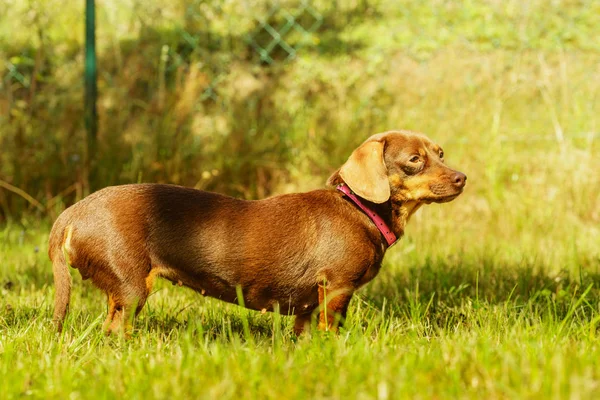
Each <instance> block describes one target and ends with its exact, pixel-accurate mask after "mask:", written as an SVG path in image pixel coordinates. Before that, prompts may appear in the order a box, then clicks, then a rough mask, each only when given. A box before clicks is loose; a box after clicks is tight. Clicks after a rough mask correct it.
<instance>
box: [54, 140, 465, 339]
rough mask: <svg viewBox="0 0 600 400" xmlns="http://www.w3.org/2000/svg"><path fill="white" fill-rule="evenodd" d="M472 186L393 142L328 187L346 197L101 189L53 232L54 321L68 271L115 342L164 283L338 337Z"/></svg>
mask: <svg viewBox="0 0 600 400" xmlns="http://www.w3.org/2000/svg"><path fill="white" fill-rule="evenodd" d="M466 179H467V178H466V176H465V175H464V174H462V173H460V172H457V171H455V170H453V169H450V168H448V167H447V166H446V165H445V164H444V153H443V151H442V149H441V148H440V146H438V145H436V144H434V143H433V142H431V141H430V140H429V139H428V138H427V137H426V136H424V135H422V134H419V133H413V132H408V131H391V132H385V133H380V134H377V135H373V136H371V137H370V138H369V139H367V141H365V142H364V143H363V144H362V145H361V146H360V147H358V148H357V149H356V150H355V151H354V152H353V153H352V154H351V155H350V158H348V161H346V163H345V164H344V165H342V167H341V168H340V169H339V170H337V171H336V172H334V173H333V175H332V176H331V177H330V178H329V180H328V182H327V183H328V184H329V185H333V186H338V190H336V188H330V189H323V190H315V191H313V192H308V193H297V194H286V195H281V196H275V197H271V198H268V199H264V200H257V201H245V200H238V199H235V198H231V197H227V196H223V195H220V194H216V193H210V192H204V191H200V190H195V189H191V188H186V187H180V186H172V185H160V184H137V185H123V186H114V187H108V188H105V189H102V190H100V191H98V192H96V193H94V194H92V195H90V196H88V197H87V198H85V199H84V200H82V201H80V202H78V203H77V204H75V205H73V206H72V207H70V208H68V209H67V210H65V211H64V212H63V213H62V214H61V215H60V216H59V217H58V219H57V220H56V222H55V223H54V226H53V227H52V232H51V233H50V245H49V255H50V259H51V260H52V263H53V271H54V283H55V286H56V300H55V310H54V321H55V323H56V324H57V327H58V329H59V331H60V330H61V329H62V324H63V321H64V318H65V315H66V313H67V308H68V305H69V298H70V292H71V277H70V274H69V270H68V266H69V265H70V266H72V267H73V268H77V269H78V270H79V273H80V274H81V276H82V277H83V279H91V280H92V282H93V283H94V284H95V285H96V286H97V287H99V288H100V289H102V290H104V291H105V292H106V293H107V295H108V317H107V318H106V321H105V323H104V329H105V331H106V332H107V333H111V332H115V331H119V330H122V331H123V332H124V333H125V335H129V334H130V333H131V330H132V321H133V317H134V315H137V313H139V312H140V310H141V309H142V308H143V306H144V303H145V302H146V299H147V298H148V295H149V294H150V291H151V289H152V283H153V282H154V279H155V278H156V277H157V276H158V277H162V278H166V279H168V280H170V281H172V282H173V283H174V284H179V285H183V286H187V287H189V288H192V289H194V290H196V291H198V292H200V293H202V294H203V295H207V296H211V297H215V298H218V299H221V300H224V301H227V302H232V303H238V302H240V301H239V300H238V293H242V297H243V304H244V305H245V306H246V307H248V308H251V309H254V310H262V311H263V312H265V311H267V310H269V311H273V310H274V309H279V310H280V312H282V313H284V314H288V315H295V316H296V321H295V325H294V331H295V332H296V334H300V333H301V332H302V331H303V330H304V329H305V327H306V325H307V324H309V323H310V321H311V316H312V315H313V314H314V315H315V316H316V315H317V313H318V327H319V329H324V330H330V329H331V330H335V329H336V327H337V325H338V323H340V322H341V321H343V319H344V318H345V314H346V310H347V308H348V303H349V302H350V299H351V297H352V294H353V293H354V291H355V290H357V289H358V288H360V287H361V286H363V285H364V284H366V283H367V282H369V281H371V280H372V279H373V278H374V277H375V276H376V275H377V273H378V272H379V269H380V267H381V261H382V259H383V256H384V254H385V251H386V250H387V249H388V247H389V246H390V245H391V244H392V243H393V241H394V240H395V238H394V236H395V237H398V238H399V237H401V236H402V234H403V232H404V227H405V225H406V223H407V222H408V220H409V218H410V217H411V215H412V214H413V213H414V212H415V211H416V210H417V209H418V208H419V207H420V206H421V205H422V204H429V203H431V202H436V203H442V202H447V201H450V200H453V199H454V198H456V197H457V196H458V195H459V194H460V193H461V192H462V191H463V188H464V186H465V182H466ZM348 187H349V189H348ZM350 189H351V190H350ZM344 192H346V193H344ZM390 231H391V232H390ZM240 300H241V299H240ZM240 303H241V302H240Z"/></svg>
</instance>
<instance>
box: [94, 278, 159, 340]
mask: <svg viewBox="0 0 600 400" xmlns="http://www.w3.org/2000/svg"><path fill="white" fill-rule="evenodd" d="M150 288H151V285H148V284H147V282H144V281H142V282H140V284H138V285H135V286H132V285H131V284H129V285H122V286H121V287H120V288H119V292H120V293H119V294H116V293H110V294H109V296H108V298H109V310H108V316H107V317H106V321H105V322H104V330H105V332H106V334H107V335H110V334H111V333H113V332H115V333H116V332H121V331H122V332H123V334H124V335H125V337H130V336H131V333H132V332H133V318H134V317H135V316H137V315H138V314H139V313H140V311H141V310H142V308H143V307H144V304H145V303H146V299H147V298H148V295H149V292H150ZM124 293H126V294H124Z"/></svg>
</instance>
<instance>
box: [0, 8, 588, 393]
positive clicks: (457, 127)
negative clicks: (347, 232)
mask: <svg viewBox="0 0 600 400" xmlns="http://www.w3.org/2000/svg"><path fill="white" fill-rule="evenodd" d="M9 3H10V7H8V6H7V7H8V8H7V10H8V12H9V14H7V15H9V17H7V18H4V19H2V20H0V46H1V47H0V61H1V62H0V75H1V76H2V77H4V79H3V80H1V79H0V89H3V90H2V91H0V148H1V149H2V150H1V151H0V183H10V184H11V185H12V186H7V185H6V184H4V186H2V187H1V188H0V398H7V399H12V398H22V397H32V398H42V399H53V398H57V399H59V398H60V399H64V398H69V399H77V398H140V399H142V398H143V399H147V398H169V397H173V398H210V399H229V398H256V399H307V398H319V399H348V398H359V399H362V398H364V399H371V398H373V399H397V398H417V399H418V398H423V399H444V398H472V399H496V398H501V399H504V398H514V399H523V398H533V399H554V398H556V399H562V398H573V399H580V398H581V399H595V398H600V363H599V362H598V360H599V359H600V340H599V338H598V336H599V335H600V331H599V330H598V326H599V324H600V174H599V172H598V171H600V67H599V66H600V47H599V42H598V40H597V38H598V37H600V32H599V28H598V27H599V26H600V19H599V18H600V8H599V4H600V3H598V2H594V1H571V0H558V1H553V2H550V3H549V2H546V1H542V0H532V1H529V2H521V1H516V0H510V1H496V0H478V1H469V2H464V5H463V6H462V7H461V6H457V4H459V3H458V2H454V1H450V0H440V1H433V2H416V1H415V2H406V5H405V7H398V6H397V2H395V1H391V0H389V1H388V0H381V1H375V0H369V1H351V2H347V3H346V2H339V4H341V5H343V6H344V7H341V6H340V7H341V8H343V10H341V11H339V12H338V10H336V9H335V7H333V6H331V4H338V2H334V3H332V2H324V1H323V2H321V1H315V2H314V4H315V7H317V9H318V10H320V12H322V13H323V16H324V18H323V25H322V27H321V28H319V29H320V30H319V31H317V32H316V33H315V37H314V38H313V39H314V45H312V46H309V45H306V47H305V48H303V50H302V51H301V52H300V51H299V53H298V56H297V58H296V59H294V60H293V61H289V62H287V63H283V62H282V63H281V64H277V65H275V66H265V65H262V64H260V63H258V62H256V60H255V59H254V58H252V57H255V55H254V56H251V55H248V54H246V53H245V52H244V51H246V50H247V49H246V47H247V46H248V45H247V43H246V42H244V40H242V39H243V35H244V34H246V33H247V31H248V32H250V31H251V29H253V28H252V26H254V25H256V19H255V18H254V16H252V15H250V17H251V18H249V14H248V13H247V12H246V9H242V8H238V7H235V4H237V3H236V2H231V1H229V2H219V1H205V2H190V1H184V0H181V1H179V0H178V1H175V2H172V3H169V4H166V3H159V2H157V1H148V2H147V3H145V4H147V5H148V6H147V9H146V8H144V9H141V7H140V6H139V4H138V2H137V1H129V0H128V1H124V2H122V4H125V5H127V6H122V7H121V6H119V7H117V6H115V4H116V3H114V4H113V3H111V2H106V3H110V4H111V5H112V6H114V7H112V8H111V7H107V8H101V9H100V11H99V12H98V18H99V29H98V37H99V43H98V51H99V66H100V69H99V87H100V99H99V105H98V108H99V110H98V112H99V115H100V130H99V137H98V143H99V153H98V155H97V160H96V167H97V171H96V175H94V176H92V177H91V178H90V179H89V180H86V179H85V178H84V175H85V174H84V172H85V171H84V169H85V168H84V166H85V165H84V162H83V154H84V151H85V130H84V129H83V124H82V123H81V118H80V117H81V115H82V101H81V98H82V97H81V96H82V93H81V90H82V87H81V82H82V65H83V62H82V58H81V56H80V55H81V54H83V53H82V49H81V41H82V35H81V32H82V30H83V27H82V23H83V22H82V19H81V15H83V14H82V12H83V10H82V6H83V3H72V4H71V3H69V5H66V4H64V5H63V4H62V3H61V5H60V6H58V3H57V2H56V1H55V0H47V1H43V2H39V5H38V6H39V7H38V8H35V7H34V8H35V11H36V12H29V8H31V7H32V6H31V4H29V3H22V4H21V3H19V4H17V3H14V2H10V1H6V0H0V6H1V5H2V4H5V5H8V4H9ZM97 3H98V4H100V3H103V2H97ZM192 3H193V5H195V6H197V7H200V6H202V7H204V8H202V10H204V11H203V12H205V14H206V15H212V18H213V20H212V22H213V24H212V25H210V26H209V28H207V29H209V32H208V33H210V34H207V35H206V37H208V38H209V39H210V40H214V41H215V42H210V43H208V45H210V46H213V47H212V48H213V52H212V53H210V54H209V55H210V57H214V59H215V60H217V61H218V62H223V63H225V62H227V63H228V64H227V68H228V69H227V72H226V75H224V77H222V78H223V79H222V80H221V81H220V82H219V85H218V86H216V87H215V90H216V91H217V93H218V97H217V100H211V99H209V100H206V99H202V95H203V93H205V91H206V85H205V84H206V82H208V81H210V80H206V82H205V81H204V80H203V79H205V78H206V79H208V78H211V75H210V74H211V73H212V72H211V71H212V69H211V68H208V67H206V66H207V65H209V66H210V67H213V66H212V65H210V62H212V61H215V60H213V59H212V58H206V57H208V56H207V54H206V53H202V52H201V51H199V50H198V49H190V48H189V41H187V40H188V39H189V38H188V39H185V40H184V39H183V38H182V37H181V36H177V32H179V30H180V29H181V26H179V25H180V22H181V21H186V23H190V24H194V23H195V24H202V21H200V22H198V19H194V18H191V19H190V20H189V21H188V20H187V19H185V18H179V17H177V18H176V17H173V16H179V14H178V13H183V14H185V12H186V11H185V10H188V9H190V8H189V7H192ZM263 3H264V2H260V4H263ZM330 3H331V4H330ZM342 3H343V4H342ZM32 4H33V3H32ZM221 4H223V6H221ZM257 4H258V3H257ZM188 5H189V7H188ZM346 5H347V7H346ZM207 7H208V8H207ZM361 7H362V8H361ZM0 8H1V7H0ZM192 8H193V7H192ZM213 9H214V10H216V11H214V10H213ZM207 10H208V11H207ZM211 10H212V11H211ZM357 10H358V11H357ZM209 11H210V12H209ZM213 11H214V12H213ZM136 13H137V14H136ZM211 13H212V14H211ZM27 18H28V19H27ZM244 18H246V19H244ZM273 18H275V17H273ZM21 21H25V22H27V21H29V22H31V24H33V26H34V27H35V28H36V29H24V28H23V26H26V25H27V24H25V23H22V22H21ZM190 21H191V22H190ZM194 21H195V22H194ZM231 21H234V22H235V21H245V23H241V22H240V23H239V24H235V23H231ZM275 22H277V21H276V20H275ZM251 23H252V24H254V25H252V24H251ZM228 24H229V25H228ZM112 26H114V27H115V28H114V29H109V28H110V27H112ZM225 28H228V29H231V30H233V32H229V36H226V37H227V38H228V40H227V41H223V39H222V38H223V37H225V36H222V33H223V32H221V31H222V30H223V29H225ZM38 36H39V37H38ZM236 40H237V41H236ZM186 43H187V44H186ZM222 43H230V45H231V46H233V47H234V48H233V50H236V51H232V49H231V48H223V47H219V46H221V44H222ZM201 44H202V43H201ZM186 46H188V47H186ZM198 46H200V47H201V45H200V44H199V45H198ZM235 46H240V47H239V49H241V50H239V49H238V47H235ZM244 46H246V47H244ZM215 49H217V50H215ZM163 50H164V53H163ZM238 50H239V51H238ZM178 51H179V52H180V54H178V53H177V52H178ZM229 53H235V56H236V57H238V56H239V59H233V61H231V58H227V54H229ZM78 54H79V55H78ZM163 56H164V57H163ZM167 56H168V57H167ZM176 56H181V59H177V62H178V63H179V64H176V63H175V62H174V61H173V60H175V59H176ZM169 57H171V58H169ZM185 57H187V58H185ZM203 57H205V58H206V59H205V58H203ZM244 57H246V58H244ZM223 60H225V61H223ZM200 61H202V62H205V61H206V63H208V64H202V62H200ZM217 61H215V62H217ZM230 61H231V62H230ZM9 62H10V63H11V64H10V65H9ZM163 62H164V63H163ZM171 62H173V63H174V64H173V65H171V64H169V63H171ZM11 65H12V66H14V67H15V68H16V69H11V68H12V67H11ZM202 66H204V67H202ZM217 66H218V65H216V64H215V68H216V67H217ZM205 67H206V68H205ZM202 68H204V69H202ZM224 74H225V73H224ZM35 82H37V83H35ZM200 99H202V100H200ZM5 111H6V112H5ZM396 128H406V129H412V130H417V131H422V132H425V133H426V134H427V135H428V136H430V137H431V138H432V139H434V140H435V141H436V142H438V143H440V144H441V145H442V146H443V148H444V152H445V154H446V156H445V158H446V160H447V163H448V164H449V165H450V166H451V167H453V168H456V169H458V170H460V171H462V172H464V173H466V175H467V176H468V181H467V186H466V189H465V192H464V193H463V194H462V195H461V196H460V197H459V198H457V199H456V200H455V201H453V202H451V203H448V204H439V205H437V204H435V205H428V206H424V207H423V208H422V209H420V210H419V211H418V212H417V213H416V214H415V215H414V217H413V218H412V220H411V221H410V223H409V224H408V227H407V230H406V235H405V237H404V238H402V240H401V241H400V243H399V244H398V245H396V246H395V247H393V248H392V249H391V250H390V251H389V252H388V254H387V255H386V258H385V260H384V265H383V268H382V269H381V272H380V274H379V276H377V277H376V278H375V279H374V280H373V281H372V282H371V283H369V284H368V285H366V286H365V287H364V288H363V289H361V290H360V291H359V292H358V293H357V295H356V296H355V297H354V298H353V300H352V302H351V304H350V308H349V315H348V318H347V321H346V324H345V326H344V327H343V328H342V329H341V330H340V332H339V334H337V335H334V334H330V333H323V332H317V331H312V332H311V333H309V334H307V335H304V336H301V337H295V336H294V335H293V332H292V325H293V323H292V320H291V319H290V318H288V317H285V316H279V315H276V314H271V313H267V314H264V315H263V314H261V313H257V312H253V311H247V310H245V309H243V308H241V307H238V306H235V305H230V304H225V303H222V302H219V301H218V300H214V299H209V298H204V297H202V296H200V295H198V294H197V293H194V292H192V291H191V290H188V289H185V288H180V287H177V286H172V285H171V284H170V283H168V282H166V281H159V282H157V285H155V288H154V292H153V294H152V295H151V297H150V298H149V300H148V303H147V305H146V307H145V308H144V310H143V311H142V313H141V314H140V316H139V317H138V318H137V319H136V321H135V326H134V333H133V338H132V339H131V340H125V339H123V338H121V337H105V336H104V335H103V334H102V330H101V324H102V322H103V320H104V318H105V314H106V296H105V294H103V293H101V292H100V291H99V290H97V289H95V288H93V287H92V286H91V284H90V283H89V282H88V281H85V282H84V281H82V280H81V278H80V277H79V275H78V273H77V272H76V271H74V270H72V271H71V272H72V276H73V280H74V289H73V293H72V301H71V309H70V312H69V314H68V317H67V320H66V325H65V328H64V331H63V333H62V334H60V335H59V334H57V333H56V332H55V331H54V329H53V327H52V324H51V316H52V309H53V296H54V289H53V284H52V268H51V265H50V262H49V260H48V257H47V241H48V234H49V230H50V227H51V223H52V221H53V220H54V218H56V216H57V215H58V213H59V212H60V211H62V209H63V208H64V207H65V206H66V205H68V204H70V203H72V202H73V201H76V200H78V199H80V198H81V197H83V196H84V195H85V193H86V191H89V190H93V189H94V188H99V187H104V186H108V185H113V184H118V183H130V182H168V183H177V184H183V185H187V186H194V187H197V188H200V189H207V190H213V191H218V192H222V193H227V194H230V195H234V196H238V197H244V198H262V197H265V196H269V195H272V194H278V193H285V192H297V191H306V190H312V189H316V188H321V187H323V186H324V182H325V181H326V178H327V176H328V175H329V174H330V173H331V172H333V171H334V170H335V169H336V168H338V167H339V166H340V165H341V164H342V163H343V162H344V160H345V159H346V158H347V157H348V155H349V154H350V152H351V151H352V149H354V148H355V147H356V146H357V144H358V143H360V142H362V141H363V140H364V139H365V138H367V137H368V136H370V135H371V134H373V133H376V132H381V131H384V130H388V129H396ZM8 187H10V188H11V189H7V188H8ZM17 189H18V190H17ZM19 190H21V191H19ZM22 191H24V192H26V193H27V194H28V195H30V196H31V197H32V198H34V199H36V201H34V202H33V203H34V204H35V206H32V202H31V201H30V200H27V199H26V197H27V196H23V192H22Z"/></svg>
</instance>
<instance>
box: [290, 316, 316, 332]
mask: <svg viewBox="0 0 600 400" xmlns="http://www.w3.org/2000/svg"><path fill="white" fill-rule="evenodd" d="M311 318H312V314H310V313H309V314H298V315H296V320H295V321H294V333H295V334H296V336H300V335H301V334H302V333H303V332H304V331H305V330H306V328H307V327H310V320H311Z"/></svg>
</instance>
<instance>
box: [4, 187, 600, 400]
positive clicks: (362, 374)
mask: <svg viewBox="0 0 600 400" xmlns="http://www.w3.org/2000/svg"><path fill="white" fill-rule="evenodd" d="M471 196H472V194H470V192H469V190H467V192H466V193H465V194H464V195H463V198H459V199H458V200H456V201H455V202H454V203H451V204H446V205H438V206H430V207H429V208H428V209H424V210H423V211H422V212H420V213H419V214H418V215H417V216H416V218H415V219H414V220H413V221H411V223H410V225H409V229H408V235H407V237H405V238H404V239H403V240H402V242H401V243H400V244H399V245H398V246H397V247H395V248H394V249H393V250H391V251H390V253H389V254H388V255H387V257H386V262H385V265H384V268H383V269H382V272H381V273H380V275H379V276H378V277H377V278H376V279H375V280H374V281H373V282H372V283H370V284H369V285H367V287H366V288H365V289H363V290H361V291H360V292H359V294H358V295H357V296H356V297H355V298H354V299H353V300H352V303H351V306H350V310H349V316H348V321H347V324H346V326H345V328H343V329H342V330H341V332H340V334H339V335H337V336H335V335H331V334H324V333H320V332H313V333H312V334H311V335H307V336H303V337H300V338H295V337H294V336H293V334H292V329H291V328H292V325H291V324H292V322H291V319H289V318H287V317H284V316H278V315H274V314H266V315H262V314H260V313H257V312H253V311H247V310H245V309H242V308H240V307H237V306H234V305H228V304H225V303H222V302H219V301H217V300H213V299H206V298H203V297H202V296H199V295H198V294H196V293H194V292H192V291H189V290H187V289H184V288H179V287H173V286H172V285H171V284H168V283H166V282H164V281H161V283H160V284H158V285H157V287H156V289H155V292H154V293H153V295H152V296H151V297H150V299H149V301H148V304H147V306H146V308H145V309H144V311H143V312H142V314H141V315H140V317H139V318H138V319H137V320H136V323H135V332H134V337H133V339H132V340H129V341H126V340H124V339H122V338H118V337H105V336H104V335H103V334H102V332H101V322H102V320H103V319H104V317H105V312H106V310H105V307H106V306H105V296H104V295H103V294H102V293H101V292H100V291H98V290H97V289H95V288H93V287H92V286H91V285H90V284H89V282H82V281H81V279H80V278H79V276H78V275H77V273H75V272H74V273H73V276H74V292H73V296H72V303H71V311H70V313H69V316H68V318H67V323H66V326H65V331H64V333H63V334H62V335H57V334H56V333H55V332H54V331H53V329H52V326H51V313H52V295H53V290H52V285H51V282H52V274H51V266H50V263H49V261H48V260H47V256H46V254H45V252H46V248H47V245H46V241H47V238H48V227H47V226H46V225H45V224H44V223H41V224H40V223H31V222H30V223H29V224H28V225H27V226H22V225H16V224H12V225H9V226H5V227H4V228H3V230H2V232H1V233H0V237H1V239H2V240H1V242H0V243H1V244H0V259H2V266H1V268H0V284H1V286H0V291H1V295H2V305H1V308H0V380H1V381H2V382H3V389H2V390H3V396H5V397H7V398H17V397H19V398H20V397H22V396H25V395H29V396H32V397H35V398H65V397H70V398H89V397H94V398H122V397H123V396H127V397H132V398H165V397H170V396H175V397H194V398H239V397H242V398H290V399H306V398H340V399H344V398H390V399H392V398H456V397H459V398H544V399H546V398H568V397H571V398H595V397H597V396H598V395H599V394H600V387H599V385H600V367H599V366H598V363H597V360H598V357H600V347H599V338H598V335H599V332H598V324H599V322H600V253H599V252H598V248H597V247H594V246H595V245H596V244H597V243H598V236H588V237H586V238H581V237H574V236H571V235H577V232H578V231H577V229H578V228H577V227H575V228H573V229H572V230H569V229H565V227H564V226H563V227H562V229H561V232H562V235H561V236H557V238H556V240H554V239H553V234H552V228H551V227H550V226H549V225H551V223H548V224H547V225H546V227H547V231H548V234H547V237H546V238H545V239H546V242H544V240H543V239H544V238H542V236H544V235H543V234H542V233H541V232H538V231H532V230H531V229H532V228H531V227H534V226H535V224H534V222H535V220H536V213H535V212H531V213H530V214H531V215H529V216H520V217H519V216H517V215H516V214H512V213H510V212H507V213H506V214H505V215H504V217H505V218H507V219H509V220H510V224H509V223H507V222H505V223H506V226H504V225H503V224H502V223H499V222H494V226H493V227H492V226H489V225H488V224H490V223H491V221H490V220H489V219H488V218H486V217H485V216H480V217H479V218H480V221H479V223H480V224H481V225H478V221H477V220H475V219H473V218H472V219H471V220H470V221H469V226H470V228H469V227H466V228H465V229H462V228H461V226H460V224H459V223H458V221H460V220H461V219H463V218H467V215H468V214H469V212H468V211H467V210H465V208H468V204H469V203H470V201H469V197H471ZM471 201H473V200H472V199H471ZM557 218H558V219H559V220H563V219H564V218H563V217H560V216H557ZM521 219H522V220H523V221H522V222H523V226H522V228H521V230H519V228H512V229H513V231H512V233H511V234H509V235H508V236H505V235H504V234H503V230H504V231H505V230H506V229H509V228H508V225H511V224H513V225H518V224H516V223H515V222H516V221H519V220H521ZM528 225H529V226H531V227H529V228H528V227H527V226H528ZM484 226H487V230H486V231H484V232H485V234H484V235H481V233H478V232H477V229H480V228H482V227H484ZM589 228H590V229H591V226H590V227H589ZM482 229H483V228H482ZM494 233H497V235H494ZM512 234H515V235H517V236H518V237H520V238H522V239H519V238H511V236H512ZM527 234H530V235H534V236H535V238H537V239H536V240H538V241H539V242H540V243H546V244H547V245H548V247H546V248H545V251H542V250H543V249H542V248H540V247H537V248H536V247H535V246H533V247H532V244H533V243H535V242H536V240H533V239H529V240H527V239H526V236H527ZM478 237H479V241H478ZM496 237H497V239H496ZM513 240H514V241H513ZM521 240H522V243H521V245H519V242H520V241H521ZM578 240H579V242H577V241H578ZM588 240H589V241H590V242H589V243H588V242H587V241H588ZM575 243H579V246H581V248H583V249H585V251H580V250H578V248H577V245H576V244H575ZM538 246H541V244H539V245H538ZM246 324H247V326H249V332H248V331H246V329H245V328H244V326H245V325H246Z"/></svg>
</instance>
